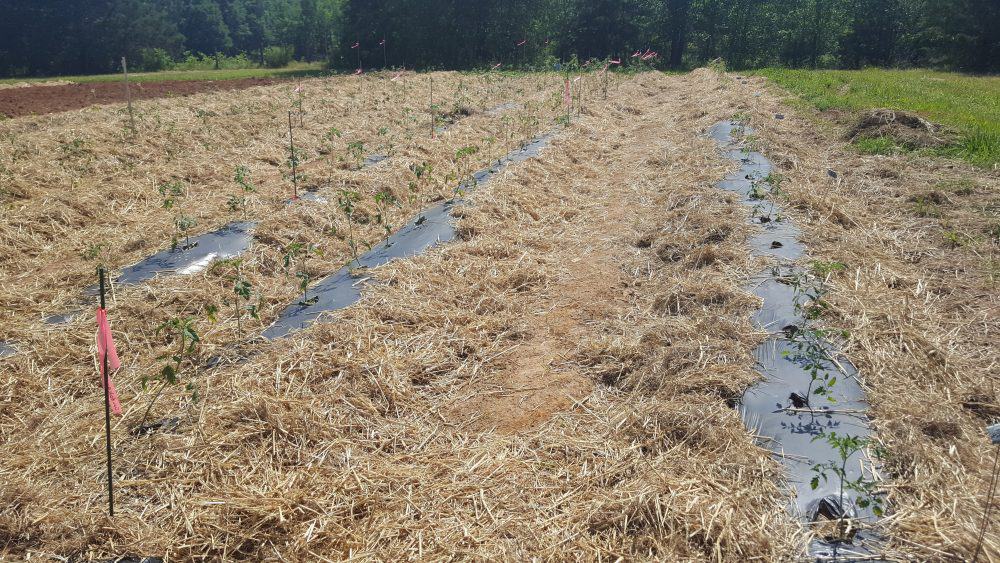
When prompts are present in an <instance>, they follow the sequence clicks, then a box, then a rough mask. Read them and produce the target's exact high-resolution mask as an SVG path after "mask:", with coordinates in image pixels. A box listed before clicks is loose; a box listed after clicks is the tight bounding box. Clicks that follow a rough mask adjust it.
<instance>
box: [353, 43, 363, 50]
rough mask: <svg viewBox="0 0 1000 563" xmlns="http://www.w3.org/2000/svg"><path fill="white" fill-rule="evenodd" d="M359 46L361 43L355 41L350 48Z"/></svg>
mask: <svg viewBox="0 0 1000 563" xmlns="http://www.w3.org/2000/svg"><path fill="white" fill-rule="evenodd" d="M360 46H361V43H358V42H355V43H354V45H351V49H357V48H358V47H360Z"/></svg>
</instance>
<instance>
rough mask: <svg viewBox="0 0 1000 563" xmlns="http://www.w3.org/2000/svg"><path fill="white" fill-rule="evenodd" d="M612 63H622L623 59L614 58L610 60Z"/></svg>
mask: <svg viewBox="0 0 1000 563" xmlns="http://www.w3.org/2000/svg"><path fill="white" fill-rule="evenodd" d="M610 63H611V64H613V65H620V64H622V60H621V59H614V60H612V61H610Z"/></svg>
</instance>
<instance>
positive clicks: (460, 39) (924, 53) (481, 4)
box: [0, 0, 1000, 76]
mask: <svg viewBox="0 0 1000 563" xmlns="http://www.w3.org/2000/svg"><path fill="white" fill-rule="evenodd" d="M0 15H2V19H0V74H2V75H5V76H22V75H23V76H28V75H56V74H82V73H98V72H111V71H115V70H118V68H119V62H118V61H119V60H120V58H121V57H122V56H126V57H128V58H129V60H131V61H133V65H134V66H135V67H136V68H137V69H140V70H158V69H160V68H164V67H165V66H169V65H170V64H171V62H172V61H177V60H183V59H184V58H185V57H186V56H187V57H190V56H191V54H197V53H201V54H205V55H208V57H210V58H211V57H215V58H216V61H218V58H219V57H233V56H236V55H239V54H242V55H243V57H241V59H240V60H243V61H245V62H246V63H247V64H259V65H265V64H270V65H272V66H277V65H280V64H283V63H285V62H287V61H288V60H290V59H291V58H295V59H299V60H306V61H328V62H329V64H330V66H331V67H333V68H337V69H344V70H352V69H354V68H355V67H357V66H358V63H359V58H360V64H361V66H362V67H365V68H368V67H382V66H390V67H404V66H405V67H406V68H450V69H469V68H481V67H486V66H493V65H495V64H498V63H499V64H502V65H504V66H505V67H508V68H509V67H540V66H544V65H547V64H551V63H552V62H553V61H558V60H568V59H571V58H572V57H574V56H575V57H576V58H577V59H581V60H583V59H589V58H602V59H603V58H608V57H611V58H616V57H621V58H623V59H625V60H628V58H629V57H630V56H631V55H632V54H633V53H634V52H635V51H636V50H640V51H642V52H646V50H647V49H651V50H654V51H657V52H658V54H659V56H658V57H657V58H656V64H657V66H661V67H664V68H666V67H670V68H690V67H694V66H699V65H702V64H705V63H706V62H708V61H712V60H715V59H723V60H724V61H726V63H727V65H728V66H729V67H730V68H736V69H741V68H751V67H761V66H789V67H803V68H860V67H864V66H926V67H935V68H946V69H954V70H962V71H972V72H996V71H998V70H1000V1H998V0H474V1H472V0H86V1H80V0H0ZM359 55H360V57H359Z"/></svg>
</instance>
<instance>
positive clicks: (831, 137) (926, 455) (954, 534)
mask: <svg viewBox="0 0 1000 563" xmlns="http://www.w3.org/2000/svg"><path fill="white" fill-rule="evenodd" d="M722 93H723V96H722V97H724V98H725V99H726V102H727V104H728V105H729V107H730V109H731V111H733V112H739V113H747V114H749V115H750V116H751V119H750V121H751V124H752V125H753V126H754V127H755V128H756V129H757V133H758V137H759V139H758V142H759V143H760V145H761V147H762V150H763V151H764V152H765V153H767V154H768V155H769V156H770V157H771V158H772V159H773V160H774V161H775V163H776V164H778V165H779V170H778V172H780V174H781V175H782V176H783V177H784V178H785V181H784V182H783V183H782V188H783V189H786V190H787V192H788V200H789V202H790V204H791V208H792V209H791V213H792V214H793V216H794V219H795V221H796V222H797V224H798V225H800V226H802V228H803V230H804V237H803V238H804V240H805V241H806V242H807V243H808V245H809V252H810V254H811V256H812V257H814V258H816V259H821V260H824V261H828V262H829V261H836V262H841V263H843V264H844V265H845V266H846V267H845V269H844V270H843V271H840V272H838V273H835V274H834V275H833V277H832V280H831V283H832V285H833V287H834V291H833V293H832V295H831V296H830V298H829V299H830V301H831V304H832V307H831V309H830V310H829V312H828V314H827V316H826V318H825V319H824V322H825V323H826V324H828V325H829V326H832V327H838V328H844V329H847V330H848V331H850V339H849V341H848V343H847V349H846V352H847V353H848V355H849V356H850V357H851V359H852V360H853V361H854V362H855V363H856V364H857V365H858V367H859V369H860V371H861V374H862V377H863V382H864V385H865V388H866V390H867V392H868V397H869V400H870V402H871V405H872V407H871V413H872V416H873V418H874V427H875V429H876V431H877V433H878V438H879V440H881V441H882V442H883V443H884V445H885V446H886V447H887V449H888V458H887V460H886V462H885V467H884V472H885V479H886V481H885V489H886V491H887V492H888V499H889V502H890V506H891V515H890V516H889V517H888V518H887V519H886V521H885V524H886V527H887V530H886V533H887V534H888V535H889V536H890V538H891V544H892V545H893V546H894V547H896V548H898V549H899V550H900V551H902V552H905V553H908V554H910V555H911V556H913V557H915V558H917V559H919V560H961V559H970V558H971V557H972V553H973V551H974V546H975V543H976V538H977V536H978V533H979V530H980V526H981V524H982V518H983V510H984V502H985V497H986V491H987V487H988V481H989V476H990V472H991V470H992V468H993V462H994V456H995V455H996V454H997V451H996V447H995V446H994V447H991V446H990V445H989V440H988V439H987V437H986V435H985V427H986V426H987V424H989V423H990V422H991V421H992V422H995V421H997V420H998V419H1000V346H998V345H997V342H998V338H1000V290H998V287H1000V174H998V173H997V172H996V171H987V170H982V169H977V168H974V167H972V166H970V165H966V164H964V163H960V162H956V161H954V160H945V159H939V158H934V157H928V156H923V155H920V154H919V153H917V154H913V155H909V156H907V155H903V156H892V157H887V156H862V155H859V154H857V153H856V152H855V151H853V150H852V149H851V147H850V146H849V145H846V144H845V143H844V142H843V141H841V139H842V138H843V137H844V131H843V130H841V129H840V128H839V127H837V126H835V125H832V124H830V123H829V122H827V121H825V120H824V119H822V118H821V117H820V116H819V115H818V114H811V113H807V112H799V114H798V115H789V116H788V118H787V119H785V120H778V119H776V118H775V117H774V116H775V114H778V113H782V114H787V113H788V110H787V106H785V105H783V103H782V98H783V94H782V93H781V92H779V91H778V90H777V89H774V88H772V87H770V86H769V85H767V84H765V83H764V81H763V80H761V79H749V80H746V81H745V82H740V81H736V80H731V81H728V82H726V84H725V86H724V88H723V90H722ZM994 514H995V512H994ZM980 558H981V559H980V560H983V561H986V560H988V561H1000V526H998V525H997V522H996V521H995V520H994V521H993V522H992V524H991V528H990V530H989V532H988V533H987V534H986V537H985V543H984V552H983V553H981V554H980Z"/></svg>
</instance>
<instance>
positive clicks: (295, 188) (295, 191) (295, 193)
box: [288, 111, 299, 201]
mask: <svg viewBox="0 0 1000 563" xmlns="http://www.w3.org/2000/svg"><path fill="white" fill-rule="evenodd" d="M288 153H289V157H288V159H289V161H290V162H291V164H292V201H295V200H297V199H299V173H298V166H297V164H298V162H296V161H297V160H298V157H297V156H295V139H293V138H292V112H291V111H289V112H288Z"/></svg>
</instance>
